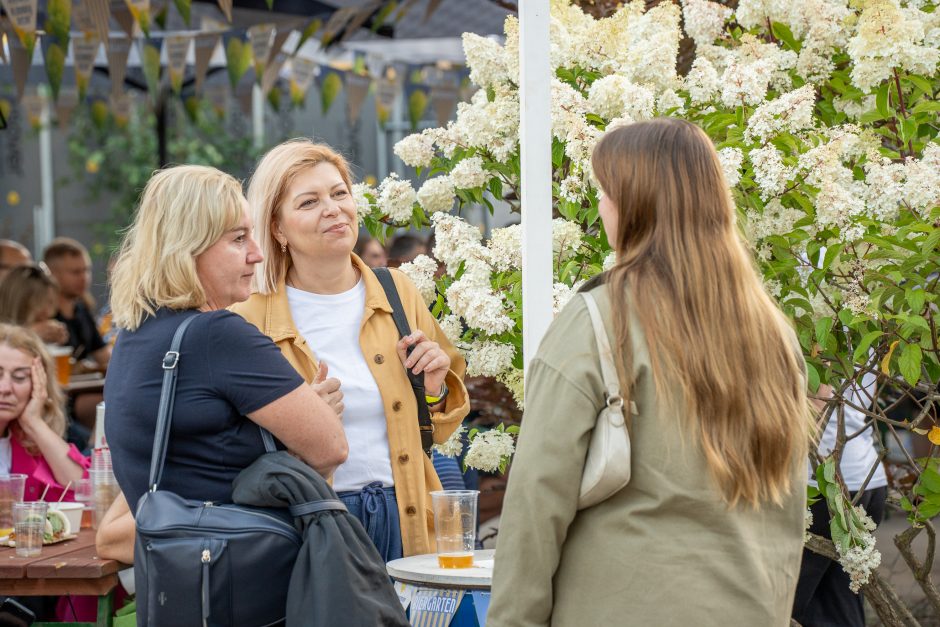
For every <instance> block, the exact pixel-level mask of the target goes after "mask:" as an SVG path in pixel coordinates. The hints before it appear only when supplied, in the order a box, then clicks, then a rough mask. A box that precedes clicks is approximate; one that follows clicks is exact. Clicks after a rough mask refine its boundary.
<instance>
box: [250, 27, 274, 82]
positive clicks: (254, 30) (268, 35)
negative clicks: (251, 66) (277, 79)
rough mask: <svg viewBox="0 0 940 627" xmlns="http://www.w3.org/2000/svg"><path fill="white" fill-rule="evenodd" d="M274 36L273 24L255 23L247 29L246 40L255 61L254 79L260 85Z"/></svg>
mask: <svg viewBox="0 0 940 627" xmlns="http://www.w3.org/2000/svg"><path fill="white" fill-rule="evenodd" d="M273 37H274V24H255V25H254V26H252V27H250V28H249V29H248V40H249V41H250V42H251V56H252V58H253V59H254V61H255V77H256V78H255V80H257V81H258V85H261V77H262V76H264V67H265V66H266V65H267V64H268V55H269V54H270V53H271V43H272V38H273Z"/></svg>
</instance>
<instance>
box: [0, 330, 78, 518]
mask: <svg viewBox="0 0 940 627" xmlns="http://www.w3.org/2000/svg"><path fill="white" fill-rule="evenodd" d="M62 407H63V403H62V392H61V390H60V389H59V386H58V384H57V383H56V380H55V377H54V376H53V375H52V360H51V358H50V357H49V354H48V353H47V352H46V350H45V348H44V347H43V345H42V342H41V341H40V340H39V338H38V337H37V336H36V335H35V334H34V333H32V332H31V331H30V330H28V329H26V328H24V327H19V326H15V325H11V324H0V474H7V473H22V474H25V475H26V491H25V494H24V497H23V498H24V500H26V501H36V500H38V499H39V497H41V496H42V494H43V491H45V490H46V487H47V486H48V488H49V489H48V492H46V496H45V499H46V500H47V501H58V500H59V497H60V496H61V495H62V490H63V489H64V486H66V485H68V484H69V482H71V483H73V484H75V483H76V482H78V480H79V479H82V478H84V477H87V476H88V467H89V466H90V464H91V462H90V460H89V459H88V458H87V457H85V456H83V455H82V454H81V453H80V452H79V451H78V449H77V448H75V446H74V445H72V444H68V443H67V442H66V441H65V440H64V439H63V435H64V434H65V415H64V413H63V411H62ZM64 500H74V492H73V491H72V490H69V491H68V493H67V494H66V495H65V499H64Z"/></svg>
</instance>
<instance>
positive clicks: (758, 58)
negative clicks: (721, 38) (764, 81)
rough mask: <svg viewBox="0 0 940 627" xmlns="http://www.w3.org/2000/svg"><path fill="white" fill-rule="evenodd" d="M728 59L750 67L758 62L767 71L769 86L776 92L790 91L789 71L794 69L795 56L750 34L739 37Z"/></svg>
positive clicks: (789, 51) (791, 81) (791, 52)
mask: <svg viewBox="0 0 940 627" xmlns="http://www.w3.org/2000/svg"><path fill="white" fill-rule="evenodd" d="M730 59H737V62H738V63H740V64H741V65H750V64H754V63H758V62H763V64H764V65H765V66H766V67H767V68H768V69H769V72H770V85H771V86H772V87H773V88H774V89H775V90H777V91H787V90H789V89H791V87H792V83H793V79H792V78H791V77H790V73H789V71H790V70H792V69H793V68H795V67H796V62H797V59H798V57H797V54H796V53H795V52H793V51H792V50H787V49H785V48H782V47H781V46H779V45H777V44H773V43H764V41H763V40H762V39H760V38H758V37H756V36H754V35H751V34H750V33H746V34H744V35H743V36H742V37H741V41H740V44H739V45H738V47H737V48H735V49H734V52H733V56H732V57H729V63H730Z"/></svg>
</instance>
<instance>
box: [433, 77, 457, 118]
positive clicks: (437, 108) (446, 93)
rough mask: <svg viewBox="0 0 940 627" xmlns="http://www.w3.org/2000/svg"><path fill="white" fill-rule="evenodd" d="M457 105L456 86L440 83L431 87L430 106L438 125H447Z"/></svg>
mask: <svg viewBox="0 0 940 627" xmlns="http://www.w3.org/2000/svg"><path fill="white" fill-rule="evenodd" d="M455 106H457V86H456V85H448V84H441V85H436V86H434V87H432V88H431V107H432V108H433V109H434V117H435V118H436V119H437V125H438V126H447V122H448V121H449V120H450V118H451V116H452V115H453V114H454V107H455Z"/></svg>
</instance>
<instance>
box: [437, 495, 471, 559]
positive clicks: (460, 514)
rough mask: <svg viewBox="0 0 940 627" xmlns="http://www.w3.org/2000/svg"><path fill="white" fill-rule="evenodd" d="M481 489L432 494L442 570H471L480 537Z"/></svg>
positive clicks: (438, 555)
mask: <svg viewBox="0 0 940 627" xmlns="http://www.w3.org/2000/svg"><path fill="white" fill-rule="evenodd" d="M479 496H480V492H479V491H478V490H439V491H436V492H431V503H432V506H433V508H434V535H435V537H436V538H437V564H438V566H440V567H441V568H470V567H471V566H473V549H474V546H475V545H476V538H477V500H478V498H479Z"/></svg>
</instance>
